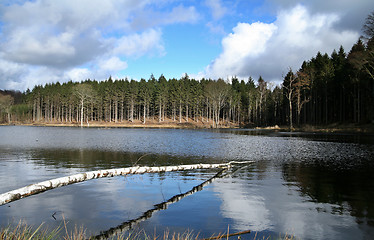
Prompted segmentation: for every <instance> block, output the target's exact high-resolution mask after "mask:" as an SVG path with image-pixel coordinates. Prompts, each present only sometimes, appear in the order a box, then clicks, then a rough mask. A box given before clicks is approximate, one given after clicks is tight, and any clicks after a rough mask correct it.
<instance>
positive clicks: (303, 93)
mask: <svg viewBox="0 0 374 240" xmlns="http://www.w3.org/2000/svg"><path fill="white" fill-rule="evenodd" d="M310 84H311V81H310V76H309V75H308V74H306V73H304V72H301V71H299V72H297V77H296V82H295V98H296V106H297V124H298V125H300V115H301V109H302V108H303V106H304V104H305V103H307V102H309V101H310V95H309V94H308V93H307V92H308V91H309V89H310Z"/></svg>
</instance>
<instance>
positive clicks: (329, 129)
mask: <svg viewBox="0 0 374 240" xmlns="http://www.w3.org/2000/svg"><path fill="white" fill-rule="evenodd" d="M0 125H5V126H6V125H17V126H45V127H81V125H80V123H79V122H71V123H66V122H42V121H40V122H28V123H24V122H13V123H11V124H0ZM83 127H85V128H87V127H89V128H91V127H93V128H170V129H211V128H213V122H202V121H198V122H195V121H193V120H191V121H188V122H187V121H183V122H179V121H173V120H166V121H162V122H158V121H152V120H150V121H148V122H146V123H143V122H142V121H139V120H135V121H134V122H129V121H123V122H98V121H92V122H88V123H87V122H85V123H84V124H83ZM219 128H221V129H230V128H248V129H256V130H274V131H284V132H291V131H293V132H320V133H374V124H362V125H357V124H330V125H320V126H312V125H303V126H301V127H295V128H293V129H292V130H291V129H290V128H289V127H288V126H278V125H275V126H267V127H256V126H251V125H246V126H243V125H239V124H234V123H225V124H221V125H219Z"/></svg>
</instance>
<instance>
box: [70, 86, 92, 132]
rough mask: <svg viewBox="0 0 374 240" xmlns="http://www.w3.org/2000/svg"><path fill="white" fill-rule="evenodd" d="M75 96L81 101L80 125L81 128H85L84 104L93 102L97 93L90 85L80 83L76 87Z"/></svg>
mask: <svg viewBox="0 0 374 240" xmlns="http://www.w3.org/2000/svg"><path fill="white" fill-rule="evenodd" d="M74 95H75V96H76V97H77V98H78V100H79V105H80V109H81V110H80V123H81V127H83V120H84V104H85V103H86V102H88V101H92V100H93V98H94V96H95V93H94V90H93V89H92V87H91V86H90V85H89V84H88V83H80V84H77V85H76V86H74Z"/></svg>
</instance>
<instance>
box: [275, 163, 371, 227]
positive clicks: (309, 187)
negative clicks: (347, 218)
mask: <svg viewBox="0 0 374 240" xmlns="http://www.w3.org/2000/svg"><path fill="white" fill-rule="evenodd" d="M352 161H354V159H352ZM373 165H374V163H373V162H370V164H369V163H361V164H360V165H358V166H357V165H356V166H355V167H354V168H340V169H339V168H337V166H334V165H331V166H326V165H325V164H320V163H315V164H313V165H311V164H305V163H297V162H293V163H287V164H284V165H283V167H282V173H283V178H284V180H285V181H286V182H287V183H296V185H297V186H298V188H299V191H300V192H301V193H302V194H304V195H307V196H309V197H310V198H311V199H312V201H313V202H316V203H329V204H333V205H335V207H333V208H331V209H330V213H331V214H343V213H344V212H349V213H350V214H351V215H352V216H354V217H355V218H356V221H357V223H365V224H368V225H370V226H374V201H373V199H374V178H373V176H374V167H373Z"/></svg>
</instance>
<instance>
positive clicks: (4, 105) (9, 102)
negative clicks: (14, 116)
mask: <svg viewBox="0 0 374 240" xmlns="http://www.w3.org/2000/svg"><path fill="white" fill-rule="evenodd" d="M13 103H14V98H13V97H12V96H11V95H5V94H1V93H0V111H1V112H5V113H6V114H7V121H8V123H10V112H11V108H12V106H13Z"/></svg>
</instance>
